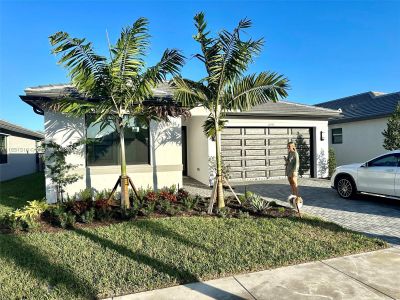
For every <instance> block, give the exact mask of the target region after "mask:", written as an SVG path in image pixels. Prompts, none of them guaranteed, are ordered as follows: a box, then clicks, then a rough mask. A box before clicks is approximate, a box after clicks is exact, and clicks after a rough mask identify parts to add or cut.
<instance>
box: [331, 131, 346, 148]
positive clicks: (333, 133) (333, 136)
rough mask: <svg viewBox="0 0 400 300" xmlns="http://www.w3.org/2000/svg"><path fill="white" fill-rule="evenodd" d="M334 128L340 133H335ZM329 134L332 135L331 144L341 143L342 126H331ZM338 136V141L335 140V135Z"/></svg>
mask: <svg viewBox="0 0 400 300" xmlns="http://www.w3.org/2000/svg"><path fill="white" fill-rule="evenodd" d="M335 130H340V133H335V132H334V131H335ZM331 136H332V144H335V145H336V144H343V128H341V127H340V128H332V129H331ZM339 136H340V142H339V141H335V137H336V138H338V137H339Z"/></svg>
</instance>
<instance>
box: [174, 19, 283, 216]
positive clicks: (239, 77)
mask: <svg viewBox="0 0 400 300" xmlns="http://www.w3.org/2000/svg"><path fill="white" fill-rule="evenodd" d="M194 21H195V26H196V29H197V34H196V35H195V36H194V39H195V41H196V42H198V43H199V44H200V47H201V53H199V54H196V55H194V57H196V58H197V59H199V60H200V61H201V62H202V63H203V64H204V67H205V70H206V75H205V77H204V78H203V79H201V80H200V81H193V80H190V79H184V78H181V77H175V78H174V85H175V93H174V96H175V99H176V100H177V101H180V102H182V103H183V105H184V106H187V107H195V106H203V107H205V108H206V109H208V110H209V112H210V114H209V116H208V119H207V120H206V122H205V124H204V126H203V127H204V129H205V133H206V134H207V135H208V136H210V135H211V136H213V137H214V138H215V145H216V165H217V174H216V184H215V185H214V186H215V187H216V190H215V191H214V193H213V195H216V197H217V199H218V207H219V208H222V207H224V206H225V203H224V195H223V178H222V176H223V174H222V162H221V131H222V129H223V127H224V124H225V123H226V120H225V119H224V118H225V116H226V113H227V112H229V111H245V110H249V109H250V108H252V107H253V106H255V105H257V104H260V103H264V102H267V101H274V102H276V101H278V100H279V99H280V98H283V97H286V96H287V89H288V80H287V79H286V78H285V77H283V76H282V75H278V74H277V73H273V72H261V73H259V74H246V71H247V69H248V67H249V65H250V64H251V63H252V62H253V59H254V57H255V56H256V55H258V54H259V53H260V51H261V48H262V46H263V44H264V42H263V39H259V40H253V39H249V40H243V39H242V37H241V34H242V32H243V30H245V29H247V28H250V27H251V21H250V20H248V19H243V20H241V21H240V22H239V24H238V25H237V27H236V28H235V29H234V30H233V31H232V32H228V31H226V30H222V31H221V32H220V33H218V35H217V36H216V37H211V36H210V32H209V31H208V30H207V23H206V21H205V18H204V13H202V12H201V13H198V14H197V15H196V16H195V17H194Z"/></svg>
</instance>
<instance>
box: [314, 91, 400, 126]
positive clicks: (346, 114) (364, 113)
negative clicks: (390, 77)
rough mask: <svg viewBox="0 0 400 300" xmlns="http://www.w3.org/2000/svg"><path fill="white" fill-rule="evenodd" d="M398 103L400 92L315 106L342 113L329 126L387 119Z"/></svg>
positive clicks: (363, 94) (348, 98)
mask: <svg viewBox="0 0 400 300" xmlns="http://www.w3.org/2000/svg"><path fill="white" fill-rule="evenodd" d="M399 103H400V92H395V93H390V94H384V93H379V92H367V93H362V94H358V95H354V96H350V97H345V98H341V99H337V100H332V101H328V102H323V103H319V104H316V106H317V107H324V108H330V109H340V110H341V111H342V117H339V118H335V119H332V120H330V121H329V124H338V123H345V122H352V121H361V120H368V119H377V118H382V117H387V116H389V115H391V114H393V112H394V111H395V109H396V107H397V105H398V104H399Z"/></svg>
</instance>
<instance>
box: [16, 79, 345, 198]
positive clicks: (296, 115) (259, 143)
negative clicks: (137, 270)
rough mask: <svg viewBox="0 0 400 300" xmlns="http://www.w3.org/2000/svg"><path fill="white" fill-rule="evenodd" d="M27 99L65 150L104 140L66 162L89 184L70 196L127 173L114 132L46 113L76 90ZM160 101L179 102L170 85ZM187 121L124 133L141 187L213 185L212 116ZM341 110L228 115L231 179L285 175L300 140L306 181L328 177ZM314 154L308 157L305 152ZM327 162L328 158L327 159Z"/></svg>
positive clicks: (225, 145) (294, 107) (34, 91)
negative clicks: (206, 125) (188, 181)
mask: <svg viewBox="0 0 400 300" xmlns="http://www.w3.org/2000/svg"><path fill="white" fill-rule="evenodd" d="M25 93H26V95H25V96H21V99H22V100H23V101H25V102H26V103H28V104H29V105H31V106H32V107H33V109H34V111H35V112H36V113H39V114H42V115H44V122H45V141H46V142H47V141H50V140H53V141H55V142H57V143H59V144H62V145H69V144H70V143H72V142H74V141H77V140H79V139H82V138H95V139H97V140H98V143H95V144H89V145H85V146H81V147H80V148H79V151H78V153H77V154H73V155H71V156H69V157H68V158H67V160H68V161H69V162H71V163H74V164H77V165H78V168H77V169H76V170H75V171H76V173H79V174H81V175H82V176H83V179H82V180H80V181H78V182H76V183H74V184H72V185H71V186H69V187H68V188H67V192H68V193H69V194H70V195H71V194H73V193H75V192H77V191H79V190H81V189H84V188H86V187H90V188H94V189H97V190H102V189H104V188H108V189H109V188H112V187H113V185H114V184H115V182H116V180H117V179H118V176H119V174H120V167H119V165H118V164H119V151H118V139H117V137H116V135H115V133H114V130H113V129H112V128H111V127H109V128H105V129H104V130H102V131H101V132H99V131H100V130H99V126H98V125H95V126H93V125H92V124H91V118H90V116H86V117H81V118H73V117H70V116H67V115H65V114H61V113H59V112H57V111H51V110H49V109H47V108H46V107H48V105H47V104H48V103H49V102H51V101H53V100H54V99H56V98H59V97H63V96H65V95H70V96H79V95H78V94H77V93H76V91H75V90H74V89H73V88H72V87H71V86H69V85H48V86H39V87H33V88H28V89H26V90H25ZM154 98H155V99H153V101H154V100H172V91H171V88H170V87H169V86H168V85H167V84H163V85H160V86H158V87H157V88H156V89H155V90H154ZM191 114H192V116H191V117H190V118H188V119H186V120H181V119H180V118H174V119H171V122H169V123H164V122H161V123H160V122H155V121H151V122H150V124H149V126H144V125H140V124H135V121H133V122H132V128H133V129H129V130H128V132H126V134H125V140H126V148H127V151H126V152H127V162H128V173H129V175H130V177H131V178H132V180H133V182H134V184H135V185H137V186H138V187H139V186H142V187H147V186H151V187H154V188H161V187H164V186H171V185H173V184H175V185H177V186H182V175H187V176H190V177H193V178H194V179H197V180H198V181H200V182H202V183H205V184H208V183H209V177H210V168H209V158H210V157H211V156H215V144H214V142H213V141H211V140H210V139H207V138H206V137H205V135H204V133H203V127H202V125H203V122H204V120H205V119H206V117H207V115H208V113H207V111H205V110H204V109H202V108H194V109H192V110H191ZM338 114H339V112H338V111H334V110H330V109H324V108H318V107H314V106H309V105H300V104H295V103H290V102H284V101H282V102H279V103H267V104H263V105H260V106H258V107H255V108H254V109H253V110H251V111H249V112H243V113H240V112H235V113H233V112H232V113H230V114H228V115H227V119H228V123H227V124H226V128H225V129H224V130H223V134H222V155H223V158H224V161H225V164H228V165H230V169H231V171H230V175H231V180H232V181H233V180H263V179H269V178H279V177H282V176H284V175H285V174H284V160H283V156H284V155H287V149H286V146H287V143H288V142H289V141H297V142H299V147H300V148H301V149H300V150H301V151H303V153H304V155H303V166H304V174H305V176H311V177H323V176H325V175H326V156H327V153H328V139H327V132H328V121H327V120H328V118H331V117H336V116H337V115H338ZM306 152H307V153H306ZM321 158H324V159H325V160H323V159H321ZM46 198H47V199H48V201H50V202H52V201H55V189H54V186H53V184H52V183H51V181H50V179H49V178H48V177H46Z"/></svg>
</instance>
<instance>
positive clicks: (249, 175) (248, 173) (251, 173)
mask: <svg viewBox="0 0 400 300" xmlns="http://www.w3.org/2000/svg"><path fill="white" fill-rule="evenodd" d="M245 173H246V178H259V177H267V171H246V172H245Z"/></svg>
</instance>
